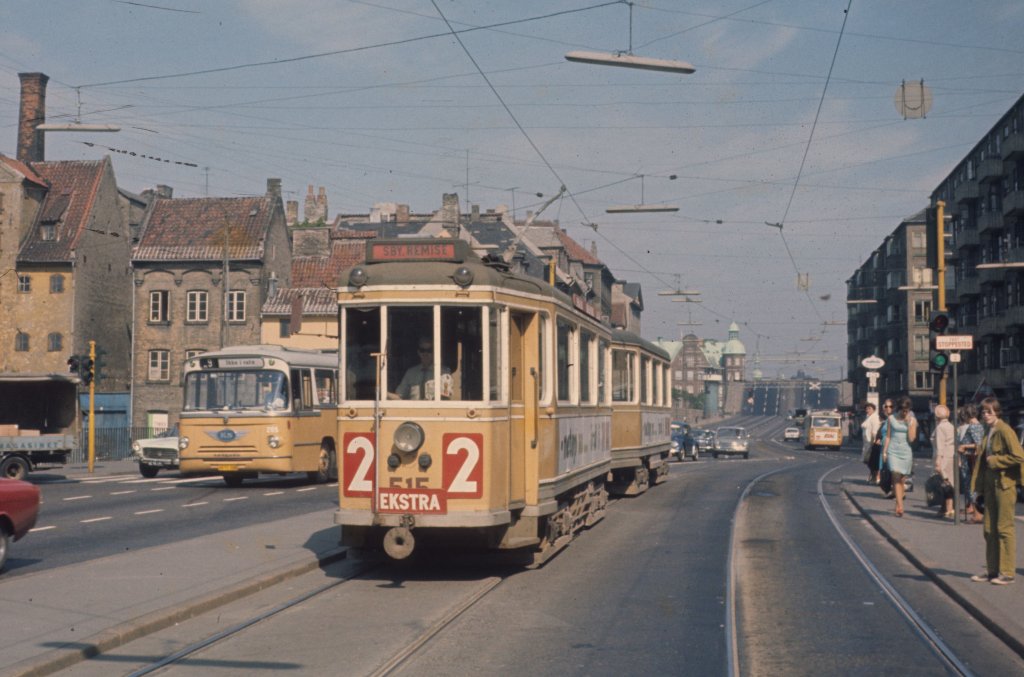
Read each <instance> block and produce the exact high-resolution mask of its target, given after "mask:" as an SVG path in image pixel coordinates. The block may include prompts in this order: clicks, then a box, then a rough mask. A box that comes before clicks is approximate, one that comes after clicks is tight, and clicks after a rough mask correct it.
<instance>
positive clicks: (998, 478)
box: [971, 397, 1024, 585]
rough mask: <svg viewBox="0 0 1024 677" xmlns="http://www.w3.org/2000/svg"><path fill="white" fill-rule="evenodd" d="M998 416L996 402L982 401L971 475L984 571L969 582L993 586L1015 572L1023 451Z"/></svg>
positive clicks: (998, 408)
mask: <svg viewBox="0 0 1024 677" xmlns="http://www.w3.org/2000/svg"><path fill="white" fill-rule="evenodd" d="M1001 413H1002V409H1001V407H1000V406H999V400H997V399H996V398H994V397H986V398H985V399H984V400H982V402H981V420H982V423H984V424H985V437H984V439H983V440H982V443H981V453H980V454H979V456H978V459H977V461H976V463H975V465H974V473H973V475H972V476H971V489H972V490H973V491H980V492H981V493H982V495H983V496H984V497H985V521H984V522H983V530H984V532H985V571H984V572H983V573H980V574H977V575H975V576H971V580H972V581H975V582H977V583H983V582H985V581H988V582H990V583H992V584H993V585H1009V584H1010V583H1013V579H1014V576H1015V575H1016V573H1017V562H1016V555H1017V535H1016V532H1015V529H1014V505H1015V504H1016V503H1017V485H1018V484H1020V481H1021V464H1022V463H1024V449H1021V446H1020V442H1019V441H1018V440H1017V434H1016V433H1014V432H1013V429H1012V428H1010V426H1009V425H1007V424H1006V422H1005V421H1003V420H1002V419H1000V418H999V415H1000V414H1001Z"/></svg>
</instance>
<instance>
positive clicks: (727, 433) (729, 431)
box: [711, 426, 750, 458]
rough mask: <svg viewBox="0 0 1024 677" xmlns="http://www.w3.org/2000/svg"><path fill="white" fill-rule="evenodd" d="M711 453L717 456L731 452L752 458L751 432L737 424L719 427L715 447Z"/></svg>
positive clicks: (716, 432)
mask: <svg viewBox="0 0 1024 677" xmlns="http://www.w3.org/2000/svg"><path fill="white" fill-rule="evenodd" d="M711 453H712V454H713V455H714V457H715V458H718V457H719V455H726V456H728V455H729V454H739V455H742V456H743V458H750V434H749V433H747V431H746V429H745V428H740V427H736V426H727V427H722V428H719V429H718V430H716V431H715V448H714V451H712V452H711Z"/></svg>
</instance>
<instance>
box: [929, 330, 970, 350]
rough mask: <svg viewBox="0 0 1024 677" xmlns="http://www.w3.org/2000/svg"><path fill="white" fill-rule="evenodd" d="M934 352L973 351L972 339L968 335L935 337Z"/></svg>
mask: <svg viewBox="0 0 1024 677" xmlns="http://www.w3.org/2000/svg"><path fill="white" fill-rule="evenodd" d="M935 349H936V350H974V337H973V336H971V335H970V334H954V335H952V336H936V337H935Z"/></svg>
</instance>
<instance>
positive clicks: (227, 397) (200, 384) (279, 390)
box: [185, 370, 288, 411]
mask: <svg viewBox="0 0 1024 677" xmlns="http://www.w3.org/2000/svg"><path fill="white" fill-rule="evenodd" d="M287 408H288V378H287V376H286V375H285V374H283V373H282V372H279V371H264V370H254V371H243V370H238V371H234V370H233V371H197V372H192V373H190V374H187V375H186V377H185V411H211V410H224V409H227V410H232V411H240V410H246V409H251V410H259V411H271V410H273V411H278V410H284V409H287Z"/></svg>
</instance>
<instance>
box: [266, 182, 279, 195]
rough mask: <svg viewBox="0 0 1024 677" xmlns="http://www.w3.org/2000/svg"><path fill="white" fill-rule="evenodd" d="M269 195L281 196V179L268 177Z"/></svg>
mask: <svg viewBox="0 0 1024 677" xmlns="http://www.w3.org/2000/svg"><path fill="white" fill-rule="evenodd" d="M267 197H269V198H275V197H276V198H278V199H280V198H281V179H267Z"/></svg>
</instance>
